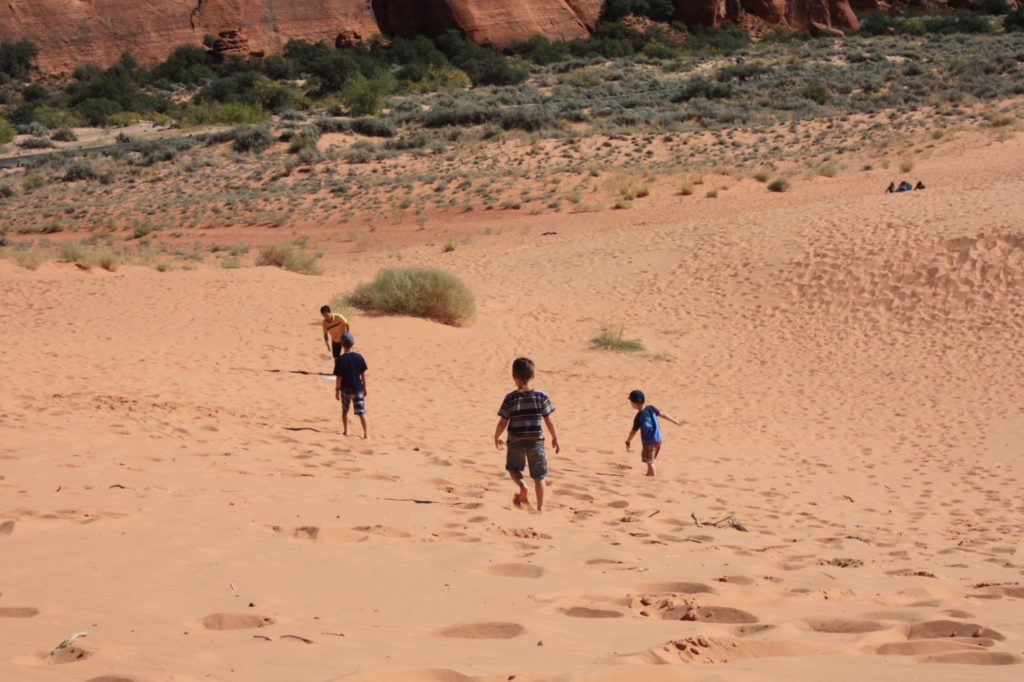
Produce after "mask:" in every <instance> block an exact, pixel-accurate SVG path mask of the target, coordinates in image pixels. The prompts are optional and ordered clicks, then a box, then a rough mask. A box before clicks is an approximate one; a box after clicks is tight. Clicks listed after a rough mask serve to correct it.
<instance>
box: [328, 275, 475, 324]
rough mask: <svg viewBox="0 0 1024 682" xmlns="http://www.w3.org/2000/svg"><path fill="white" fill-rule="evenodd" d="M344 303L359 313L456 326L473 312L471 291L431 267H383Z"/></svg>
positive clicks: (465, 320)
mask: <svg viewBox="0 0 1024 682" xmlns="http://www.w3.org/2000/svg"><path fill="white" fill-rule="evenodd" d="M346 302H347V303H348V304H349V305H351V306H353V307H356V308H360V309H362V310H371V311H376V312H379V313H385V314H390V315H410V316H413V317H423V318H426V319H428V320H435V321H437V322H441V323H443V324H448V325H454V326H459V325H462V324H465V323H467V322H468V321H469V320H471V319H472V318H473V315H474V314H475V313H476V302H475V300H474V298H473V292H471V291H470V290H469V288H468V287H467V286H466V285H465V284H463V282H462V280H460V279H459V278H458V277H456V276H455V275H452V274H450V273H447V272H444V271H443V270H437V269H434V268H415V267H411V268H383V269H382V270H380V271H379V272H378V273H377V276H376V278H374V280H373V281H372V282H367V283H363V284H360V285H359V286H357V287H356V289H355V291H353V292H352V293H351V294H349V296H348V297H347V298H346Z"/></svg>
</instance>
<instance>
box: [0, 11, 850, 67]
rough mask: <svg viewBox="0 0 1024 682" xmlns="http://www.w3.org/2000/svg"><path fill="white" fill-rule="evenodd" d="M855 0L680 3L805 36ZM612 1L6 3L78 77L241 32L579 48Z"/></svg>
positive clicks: (21, 25)
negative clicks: (81, 70)
mask: <svg viewBox="0 0 1024 682" xmlns="http://www.w3.org/2000/svg"><path fill="white" fill-rule="evenodd" d="M848 3H849V0H675V5H676V10H677V13H678V14H679V16H680V18H682V19H683V20H684V21H686V22H687V23H691V24H697V23H700V24H707V25H715V24H718V23H720V22H721V21H723V20H724V19H732V20H734V21H735V20H738V19H740V18H741V17H742V16H743V14H750V15H754V16H758V17H762V18H763V19H765V20H767V21H769V22H772V23H783V24H787V25H789V26H792V27H794V28H798V29H819V30H830V29H831V28H833V27H838V28H850V27H856V25H857V19H856V17H855V16H854V14H853V12H852V11H851V10H850V6H849V4H848ZM603 6H604V2H603V0H4V2H2V3H0V39H3V40H21V39H23V38H27V39H28V40H31V41H32V42H34V43H35V44H36V45H38V46H39V48H40V58H39V62H40V66H41V67H42V68H43V69H44V70H45V71H48V72H60V71H69V70H71V69H73V68H74V67H76V66H79V65H81V64H85V63H88V62H94V63H98V64H103V65H106V64H110V63H112V62H114V61H116V60H117V59H118V57H120V55H121V53H123V52H125V51H130V52H131V53H132V54H133V55H135V56H136V57H137V58H138V59H139V60H140V61H143V62H154V61H158V60H161V59H163V58H164V57H166V56H167V54H168V53H169V52H170V51H171V50H172V49H174V48H175V47H177V46H178V45H181V44H183V43H189V44H193V45H197V44H199V42H200V41H201V40H202V38H203V36H204V35H208V34H209V35H217V34H218V33H220V32H222V31H232V30H238V31H240V32H241V34H242V35H244V36H245V38H246V39H247V41H248V46H249V48H250V49H251V50H253V51H262V52H267V53H273V52H277V51H280V49H281V48H282V47H284V44H285V43H286V42H288V40H290V39H292V38H298V39H303V40H310V41H324V42H327V43H333V42H334V41H335V40H337V39H338V36H343V37H344V38H345V42H352V41H353V40H366V39H369V38H372V37H373V36H374V35H376V34H378V33H384V34H391V35H402V36H408V35H415V34H419V33H423V34H427V35H436V34H438V33H442V32H444V31H446V30H448V29H452V28H456V29H459V30H461V31H463V32H464V33H465V34H466V35H468V36H469V37H471V38H472V39H474V40H476V41H478V42H481V43H489V44H492V45H496V46H499V47H500V46H504V45H506V44H508V43H509V42H512V41H514V40H519V39H522V38H527V37H529V36H532V35H543V36H547V37H548V38H551V39H555V40H558V39H571V38H578V37H582V36H585V35H587V33H588V32H589V31H590V30H591V29H593V27H594V26H595V25H596V23H597V20H598V18H599V16H600V14H601V10H602V8H603Z"/></svg>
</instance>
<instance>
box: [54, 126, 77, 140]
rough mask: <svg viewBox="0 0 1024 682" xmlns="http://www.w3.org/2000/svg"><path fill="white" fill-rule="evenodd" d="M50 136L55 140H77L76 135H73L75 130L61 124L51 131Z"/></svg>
mask: <svg viewBox="0 0 1024 682" xmlns="http://www.w3.org/2000/svg"><path fill="white" fill-rule="evenodd" d="M50 138H51V139H54V140H57V142H75V141H76V140H78V135H75V131H74V130H72V129H71V128H69V127H68V126H61V127H60V128H57V129H56V130H54V131H53V134H52V135H50Z"/></svg>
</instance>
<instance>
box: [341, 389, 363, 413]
mask: <svg viewBox="0 0 1024 682" xmlns="http://www.w3.org/2000/svg"><path fill="white" fill-rule="evenodd" d="M349 407H353V408H355V409H354V410H353V412H355V415H356V416H357V417H361V416H363V415H364V414H366V396H365V395H363V392H362V391H359V392H357V393H342V394H341V411H342V412H348V410H349Z"/></svg>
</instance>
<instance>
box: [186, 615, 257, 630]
mask: <svg viewBox="0 0 1024 682" xmlns="http://www.w3.org/2000/svg"><path fill="white" fill-rule="evenodd" d="M200 622H201V623H202V624H203V627H204V628H206V629H207V630H215V631H218V632H220V631H224V630H249V629H252V628H263V627H267V626H268V625H273V624H274V619H273V618H268V617H266V616H260V615H257V614H254V613H211V614H210V615H209V616H206V617H205V618H203V619H202V621H200Z"/></svg>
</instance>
